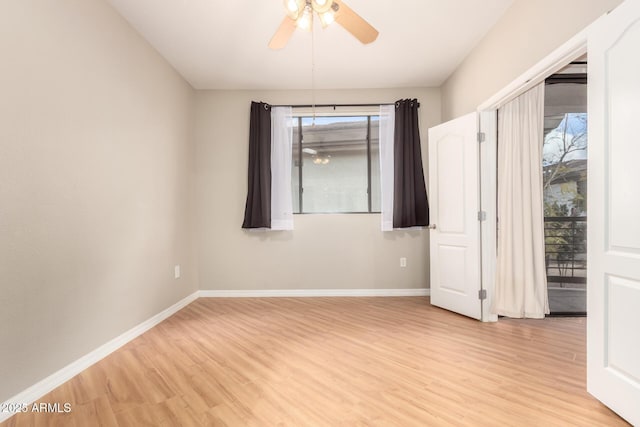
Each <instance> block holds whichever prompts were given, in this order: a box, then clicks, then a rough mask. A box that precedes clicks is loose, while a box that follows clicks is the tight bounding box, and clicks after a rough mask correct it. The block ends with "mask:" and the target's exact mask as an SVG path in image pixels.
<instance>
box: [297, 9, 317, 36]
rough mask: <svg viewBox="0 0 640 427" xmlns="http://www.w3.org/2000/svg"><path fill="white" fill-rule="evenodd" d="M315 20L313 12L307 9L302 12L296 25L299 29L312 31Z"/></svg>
mask: <svg viewBox="0 0 640 427" xmlns="http://www.w3.org/2000/svg"><path fill="white" fill-rule="evenodd" d="M312 19H313V15H312V14H311V11H310V10H309V9H308V8H307V9H305V10H304V12H302V15H301V16H300V17H299V18H298V20H297V21H296V25H297V26H298V28H300V29H301V30H304V31H311V20H312Z"/></svg>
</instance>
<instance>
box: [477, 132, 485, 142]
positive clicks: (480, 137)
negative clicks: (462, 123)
mask: <svg viewBox="0 0 640 427" xmlns="http://www.w3.org/2000/svg"><path fill="white" fill-rule="evenodd" d="M485 138H486V135H485V133H484V132H478V142H484V140H485Z"/></svg>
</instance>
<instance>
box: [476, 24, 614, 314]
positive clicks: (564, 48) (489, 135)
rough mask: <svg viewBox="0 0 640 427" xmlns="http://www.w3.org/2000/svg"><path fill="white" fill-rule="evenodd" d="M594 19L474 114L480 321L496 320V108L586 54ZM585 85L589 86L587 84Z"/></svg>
mask: <svg viewBox="0 0 640 427" xmlns="http://www.w3.org/2000/svg"><path fill="white" fill-rule="evenodd" d="M605 16H606V15H603V16H601V17H600V18H598V19H596V20H595V21H594V22H593V23H592V24H590V25H589V26H587V28H585V29H583V30H582V31H580V32H579V33H578V34H576V35H575V36H573V37H572V38H571V39H569V40H568V41H566V42H565V43H564V44H562V45H561V46H560V47H558V48H557V49H555V50H554V51H553V52H551V53H550V54H549V55H547V56H546V57H544V58H543V59H541V60H540V61H539V62H537V63H536V64H535V65H534V66H533V67H531V68H530V69H529V70H527V71H525V72H524V73H523V74H521V75H520V76H519V77H517V78H516V79H515V80H513V81H512V82H511V83H509V84H508V85H507V86H505V87H504V88H503V89H501V90H500V91H498V92H497V93H495V94H494V95H493V96H491V97H490V98H489V99H487V100H486V101H485V102H483V103H482V104H480V105H479V106H478V107H477V109H476V111H477V112H478V117H479V121H480V123H479V124H478V125H479V129H480V132H482V133H484V134H485V136H484V138H485V139H484V142H483V143H482V144H481V148H480V183H479V185H480V189H479V191H480V210H482V211H484V212H486V218H487V219H486V221H483V222H482V224H481V237H480V238H481V242H480V244H481V248H482V249H481V253H482V260H481V268H482V271H481V277H482V289H484V290H486V293H487V298H486V299H485V300H484V301H483V302H482V304H483V306H482V321H483V322H496V321H497V320H498V316H497V315H495V314H491V312H490V308H491V303H492V301H493V295H494V290H495V273H496V258H497V253H496V235H497V221H498V217H497V212H496V203H497V163H498V155H497V148H498V135H497V126H496V125H497V115H498V108H500V107H501V106H503V105H504V104H506V103H507V102H509V101H511V100H513V99H515V98H516V97H518V96H520V95H521V94H523V93H524V92H526V91H527V90H529V89H531V88H532V87H534V86H535V85H537V84H539V83H541V82H543V81H544V80H545V79H546V78H547V77H549V76H550V75H551V74H554V73H555V72H557V71H558V70H560V69H561V68H563V67H565V66H566V65H567V64H569V63H570V62H571V61H573V60H575V59H577V58H579V57H581V56H582V55H584V54H585V53H587V37H588V34H589V27H590V26H591V25H594V24H595V23H596V22H598V21H600V20H602V19H603V18H604V17H605ZM587 84H588V83H587Z"/></svg>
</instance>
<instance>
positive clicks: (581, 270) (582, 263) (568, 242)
mask: <svg viewBox="0 0 640 427" xmlns="http://www.w3.org/2000/svg"><path fill="white" fill-rule="evenodd" d="M544 242H545V251H546V256H545V264H546V268H547V282H553V283H559V284H561V285H560V286H564V285H567V284H572V283H575V284H584V283H587V277H586V272H587V217H586V216H580V217H545V219H544Z"/></svg>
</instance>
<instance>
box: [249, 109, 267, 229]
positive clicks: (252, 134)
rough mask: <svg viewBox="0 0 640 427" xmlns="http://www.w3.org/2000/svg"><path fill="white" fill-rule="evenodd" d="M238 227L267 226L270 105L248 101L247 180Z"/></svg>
mask: <svg viewBox="0 0 640 427" xmlns="http://www.w3.org/2000/svg"><path fill="white" fill-rule="evenodd" d="M242 228H271V106H270V105H269V104H265V103H264V102H251V119H250V122H249V179H248V189H247V203H246V204H245V207H244V222H243V223H242Z"/></svg>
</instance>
